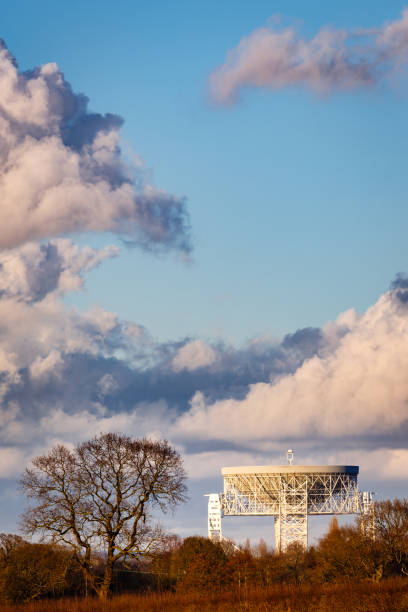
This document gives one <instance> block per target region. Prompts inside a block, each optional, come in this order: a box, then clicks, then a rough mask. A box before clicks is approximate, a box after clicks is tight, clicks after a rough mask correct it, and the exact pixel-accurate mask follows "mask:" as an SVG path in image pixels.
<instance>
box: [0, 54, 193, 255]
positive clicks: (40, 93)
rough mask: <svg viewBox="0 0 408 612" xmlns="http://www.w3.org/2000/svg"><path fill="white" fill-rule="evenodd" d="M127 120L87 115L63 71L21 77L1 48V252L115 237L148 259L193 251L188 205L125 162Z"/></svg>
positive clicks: (52, 67)
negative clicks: (57, 239) (68, 238)
mask: <svg viewBox="0 0 408 612" xmlns="http://www.w3.org/2000/svg"><path fill="white" fill-rule="evenodd" d="M122 124H123V119H122V118H121V117H119V116H118V115H115V114H112V113H107V114H104V115H102V114H99V113H93V112H90V111H89V110H88V98H87V97H86V96H85V95H84V94H82V93H75V92H74V91H73V89H72V87H71V85H70V84H69V83H68V81H66V79H65V78H64V75H63V73H62V72H61V71H60V70H59V68H58V66H56V64H46V65H44V66H40V67H36V68H34V69H33V70H29V71H25V72H21V73H19V72H18V67H17V63H16V61H15V59H14V58H13V57H12V55H11V54H10V53H9V52H8V50H7V48H6V46H5V44H4V42H2V43H1V44H0V248H2V247H3V248H10V247H14V246H17V245H20V244H24V243H25V242H28V241H30V240H33V239H34V240H35V239H42V238H48V237H52V236H57V235H61V234H62V235H64V234H68V233H70V232H81V231H96V232H113V233H115V234H118V235H120V236H121V237H123V238H125V239H126V240H127V241H128V242H129V243H131V244H135V245H137V246H139V247H141V248H144V249H147V250H150V251H160V250H168V249H176V250H179V251H182V252H186V253H188V252H190V251H191V248H192V247H191V240H190V223H189V216H188V211H187V205H186V199H185V198H184V197H177V196H174V195H171V194H169V193H167V192H166V191H164V190H163V189H158V188H156V187H154V186H153V185H151V184H150V183H149V180H148V176H147V173H146V172H145V170H144V168H143V164H142V162H141V161H140V162H139V161H138V162H137V163H136V164H134V165H131V163H130V162H128V161H125V159H124V157H123V156H122V152H121V149H120V145H119V130H120V128H121V126H122Z"/></svg>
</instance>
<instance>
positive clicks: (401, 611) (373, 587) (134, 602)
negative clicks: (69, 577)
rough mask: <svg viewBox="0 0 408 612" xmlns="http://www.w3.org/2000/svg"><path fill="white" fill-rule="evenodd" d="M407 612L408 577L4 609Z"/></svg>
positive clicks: (65, 601)
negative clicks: (345, 611)
mask: <svg viewBox="0 0 408 612" xmlns="http://www.w3.org/2000/svg"><path fill="white" fill-rule="evenodd" d="M344 609H346V610H347V612H391V611H392V612H407V611H408V580H403V579H393V580H387V581H384V582H382V583H380V584H373V583H369V582H360V583H347V584H335V585H327V584H326V585H320V586H316V585H314V586H312V585H304V586H299V587H295V586H285V585H283V586H277V585H274V586H272V587H269V588H255V589H248V590H246V589H240V590H239V589H236V590H235V591H221V592H218V593H216V592H210V593H194V592H189V593H171V592H165V593H148V594H144V595H132V594H127V595H117V596H115V597H113V598H112V599H110V600H109V601H107V602H106V603H102V602H100V601H98V600H97V599H93V598H88V599H63V600H57V601H38V602H32V603H29V604H26V605H15V606H12V605H4V606H2V607H1V610H2V612H18V611H24V612H127V611H129V612H163V611H166V612H174V611H178V610H183V612H215V611H219V612H241V611H242V612H244V611H246V610H256V611H259V612H261V611H262V612H268V611H273V612H343V611H344Z"/></svg>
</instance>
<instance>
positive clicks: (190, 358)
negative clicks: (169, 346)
mask: <svg viewBox="0 0 408 612" xmlns="http://www.w3.org/2000/svg"><path fill="white" fill-rule="evenodd" d="M216 359H217V353H216V352H215V350H214V349H213V348H212V347H211V346H209V345H208V344H206V342H203V341H202V340H195V341H194V342H189V343H188V344H185V345H184V346H182V347H181V348H180V349H179V350H178V351H177V353H176V355H175V356H174V359H173V362H172V364H173V368H174V370H175V371H176V372H180V371H181V370H188V371H192V370H196V369H197V368H203V367H205V366H209V365H212V364H213V363H214V362H215V361H216Z"/></svg>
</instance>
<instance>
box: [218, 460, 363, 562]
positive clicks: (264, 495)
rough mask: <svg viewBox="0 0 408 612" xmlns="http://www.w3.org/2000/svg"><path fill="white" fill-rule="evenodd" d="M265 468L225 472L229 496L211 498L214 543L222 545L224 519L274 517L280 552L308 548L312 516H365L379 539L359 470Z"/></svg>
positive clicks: (343, 467)
mask: <svg viewBox="0 0 408 612" xmlns="http://www.w3.org/2000/svg"><path fill="white" fill-rule="evenodd" d="M289 452H290V453H292V451H288V461H289V465H266V466H265V465H263V466H246V467H225V468H222V475H223V478H224V493H221V494H217V493H215V494H211V495H209V501H208V537H209V538H211V539H212V540H216V541H220V540H222V531H221V519H222V517H224V516H265V515H266V516H273V517H274V519H275V547H276V549H277V550H282V551H283V550H285V549H286V548H287V547H288V546H289V544H291V543H293V542H299V543H300V544H302V545H303V546H304V547H305V548H306V547H307V535H308V516H310V515H322V514H323V515H324V514H327V515H330V514H360V515H361V517H362V526H363V529H364V530H365V531H366V533H367V534H368V535H371V536H372V537H374V522H373V518H374V514H373V508H374V506H373V498H372V494H371V493H370V492H364V493H362V494H361V493H360V492H359V490H358V486H357V475H358V471H359V468H358V466H357V465H292V461H293V453H292V454H291V456H290V454H289Z"/></svg>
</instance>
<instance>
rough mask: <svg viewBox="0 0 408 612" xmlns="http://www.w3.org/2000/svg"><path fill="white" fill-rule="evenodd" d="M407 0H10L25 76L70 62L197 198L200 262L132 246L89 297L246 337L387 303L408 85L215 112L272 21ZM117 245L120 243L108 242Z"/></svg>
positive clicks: (289, 97)
mask: <svg viewBox="0 0 408 612" xmlns="http://www.w3.org/2000/svg"><path fill="white" fill-rule="evenodd" d="M403 6H404V5H403V3H401V2H387V3H384V2H374V3H371V2H370V3H369V5H368V3H364V2H362V3H359V4H358V6H356V5H355V3H352V2H349V3H341V5H340V4H336V3H321V2H311V3H308V4H307V5H305V4H304V3H301V2H291V3H287V2H285V3H279V2H275V3H272V2H257V3H255V4H254V3H252V4H251V5H250V4H249V3H232V2H208V3H204V4H201V5H200V4H199V3H188V2H177V3H171V4H170V3H167V2H155V3H151V4H148V5H146V3H139V2H123V1H122V2H116V3H111V2H104V1H103V2H98V4H97V5H96V4H95V3H92V2H87V3H83V2H71V3H70V4H69V5H68V4H67V5H63V4H61V3H54V2H38V3H35V4H34V3H32V2H21V1H19V2H16V3H13V6H10V7H9V8H8V11H7V14H6V15H5V16H4V18H3V20H2V22H3V23H2V25H3V29H2V31H3V37H4V39H5V40H6V42H7V44H8V46H9V48H10V49H11V51H12V52H13V53H14V54H15V56H16V57H17V58H18V61H19V63H20V66H21V68H22V69H25V68H29V67H32V66H33V65H37V64H41V63H45V62H47V61H56V62H57V63H58V65H59V66H60V68H61V69H62V70H63V71H64V73H65V75H66V77H67V78H68V80H69V81H70V82H71V84H72V86H73V88H74V90H75V91H84V92H86V94H87V96H88V97H89V99H90V107H91V109H92V110H96V111H99V112H106V111H110V112H116V113H118V114H120V115H121V116H122V117H124V119H125V125H124V128H123V138H124V140H125V142H126V143H127V144H128V145H129V147H132V148H133V149H134V150H135V151H137V153H138V154H140V155H141V156H142V157H143V158H144V160H145V162H146V165H147V167H148V168H151V169H152V172H153V177H154V182H155V184H156V185H157V186H162V187H164V188H165V189H166V190H168V191H170V192H172V193H175V194H178V195H180V196H186V197H187V198H188V205H189V209H190V213H191V222H192V229H193V236H194V246H195V252H194V255H193V258H194V262H193V263H192V264H191V265H189V266H185V265H182V264H180V262H179V261H178V260H177V258H170V259H166V260H165V261H163V260H160V261H158V260H157V259H155V258H152V257H151V256H149V255H144V254H141V253H140V252H135V251H134V250H130V251H125V252H123V253H122V255H121V257H120V259H119V260H116V261H113V262H111V263H110V264H109V265H106V266H104V268H103V269H100V270H98V271H97V272H95V273H94V274H93V276H92V277H91V278H90V279H89V280H88V284H87V287H88V291H87V293H86V295H83V296H81V298H80V302H79V303H81V304H83V305H85V304H91V303H94V302H97V303H101V304H103V305H104V306H106V307H107V308H109V309H112V310H114V311H115V312H118V313H119V314H121V315H122V316H124V317H126V318H129V319H132V320H137V321H140V322H143V324H145V325H147V326H148V327H149V329H151V331H152V333H154V334H155V335H157V336H158V337H159V338H161V339H169V338H175V337H182V336H185V335H200V336H203V337H214V336H217V337H219V336H221V337H223V338H226V339H227V340H231V341H234V342H241V341H244V340H247V339H249V338H251V337H253V336H255V335H262V334H272V335H274V336H278V337H279V336H281V335H282V334H283V333H288V332H290V331H293V330H294V329H296V328H298V327H303V326H307V325H312V326H314V325H321V324H323V323H324V322H326V321H327V320H329V319H332V318H334V317H336V316H337V314H338V313H339V312H341V311H342V310H345V309H346V308H349V307H355V308H357V309H365V308H366V307H367V306H368V305H369V304H370V303H372V302H373V301H374V300H375V299H376V297H377V296H378V295H379V293H381V292H382V291H384V290H385V289H386V288H387V287H388V284H389V282H390V281H391V279H392V278H393V276H394V274H395V273H396V272H398V271H401V270H405V269H406V267H407V266H406V246H405V242H406V241H405V231H404V229H405V226H406V214H407V213H406V206H405V194H406V183H407V178H406V173H405V172H404V169H405V164H406V154H405V142H406V130H407V127H406V121H405V107H406V94H405V91H404V89H403V88H402V87H401V86H399V85H395V84H394V85H392V86H383V85H382V86H379V87H376V88H371V89H369V90H366V91H352V92H346V93H341V94H330V95H329V96H320V97H319V96H317V95H315V94H313V93H310V92H307V91H302V89H301V88H292V89H290V90H284V91H280V92H275V93H271V92H268V91H259V90H258V91H249V92H248V93H247V94H245V96H244V97H243V100H242V102H241V103H240V104H238V105H237V106H236V107H234V108H230V109H224V108H216V107H215V106H214V105H212V104H211V103H210V102H209V100H208V96H207V78H208V75H209V73H210V72H211V71H212V70H213V69H214V68H215V67H216V66H217V65H219V64H220V63H222V62H223V60H224V56H225V53H226V51H227V50H228V49H229V48H231V47H233V46H235V45H236V44H237V43H238V41H239V40H240V38H242V36H244V35H246V34H248V33H249V32H250V31H251V30H253V29H254V28H257V27H260V26H262V25H264V24H265V23H266V21H267V19H268V18H269V17H271V16H272V15H275V14H281V15H282V17H283V19H284V23H292V22H293V21H296V22H297V23H298V24H299V29H300V30H301V32H302V34H303V35H304V36H306V37H308V36H312V35H313V34H315V33H316V31H317V30H318V29H319V28H320V27H321V26H322V25H325V24H331V25H332V26H333V27H336V28H343V27H347V28H354V27H373V26H379V25H381V24H382V23H383V22H384V21H387V20H388V21H390V20H393V19H396V18H398V17H399V16H400V13H401V10H402V8H403ZM368 7H369V10H367V8H368ZM88 241H89V240H88ZM102 241H103V242H105V241H111V238H110V237H97V238H96V239H95V238H94V239H93V242H94V243H97V244H100V243H101V242H102ZM107 279H109V282H110V283H112V290H111V291H109V292H108V293H107V292H106V290H105V288H106V282H107ZM164 293H165V295H166V299H165V300H164V301H163V294H164ZM76 303H78V302H76Z"/></svg>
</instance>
